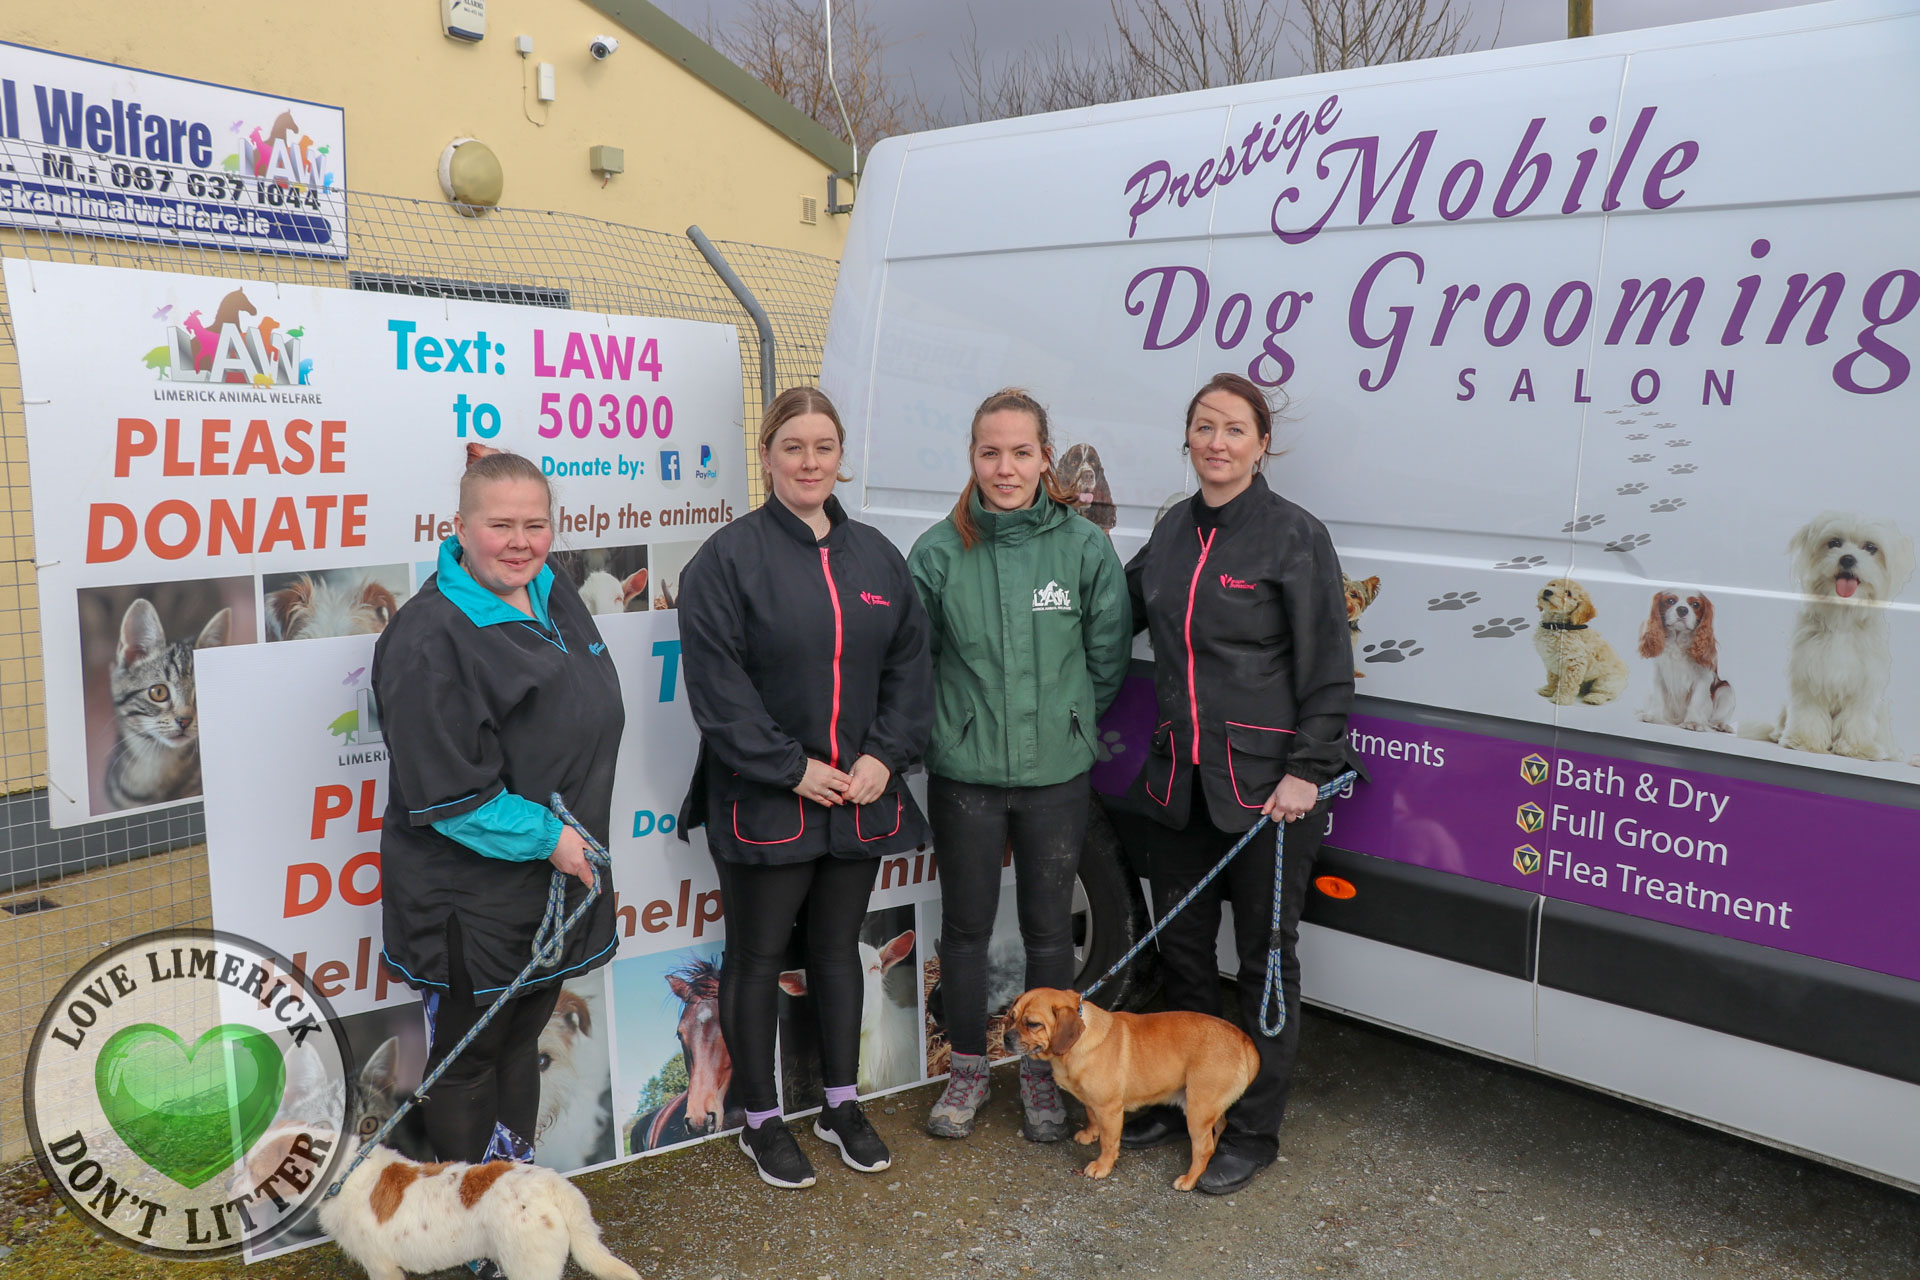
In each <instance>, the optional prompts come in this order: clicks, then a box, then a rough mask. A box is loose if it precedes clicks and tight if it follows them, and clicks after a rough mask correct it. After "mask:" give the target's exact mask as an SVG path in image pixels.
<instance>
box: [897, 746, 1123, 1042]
mask: <svg viewBox="0 0 1920 1280" xmlns="http://www.w3.org/2000/svg"><path fill="white" fill-rule="evenodd" d="M1088 802H1089V788H1088V783H1087V775H1086V774H1084V773H1083V774H1081V775H1080V776H1079V777H1077V778H1071V779H1069V780H1067V781H1066V782H1061V783H1056V784H1054V785H1052V786H1046V787H988V786H978V785H976V784H974V783H970V782H955V781H954V780H953V779H951V778H942V777H940V776H939V775H937V774H935V775H933V776H932V777H930V778H929V779H928V780H927V817H928V820H929V821H931V822H932V824H933V846H934V848H935V849H937V850H939V853H940V990H941V995H942V998H943V999H944V1001H945V1004H946V1016H947V1035H948V1038H949V1039H950V1040H951V1041H952V1043H953V1048H954V1052H956V1053H972V1054H984V1053H986V1052H987V949H988V944H989V942H990V941H991V940H992V938H993V919H994V916H995V915H996V914H997V913H998V911H999V909H1000V869H1001V865H1002V863H1003V861H1004V860H1005V856H1006V850H1007V844H1008V842H1009V841H1011V842H1012V844H1013V876H1014V880H1013V892H1014V900H1015V903H1016V904H1017V906H1018V908H1019V913H1020V938H1021V941H1022V942H1024V943H1025V944H1026V949H1027V972H1026V983H1027V985H1026V987H1025V988H1024V990H1028V991H1031V990H1032V989H1033V988H1035V987H1065V986H1067V985H1069V984H1070V983H1072V981H1073V916H1072V912H1073V877H1074V873H1075V872H1076V871H1078V870H1079V868H1080V846H1081V845H1082V844H1083V843H1084V842H1085V840H1086V834H1087V804H1088Z"/></svg>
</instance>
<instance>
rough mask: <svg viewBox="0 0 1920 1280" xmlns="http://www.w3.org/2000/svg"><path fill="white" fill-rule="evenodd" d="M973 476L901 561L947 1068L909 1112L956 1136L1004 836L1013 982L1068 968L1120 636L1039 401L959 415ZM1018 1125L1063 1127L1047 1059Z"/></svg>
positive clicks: (1100, 541)
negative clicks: (915, 657) (936, 863)
mask: <svg viewBox="0 0 1920 1280" xmlns="http://www.w3.org/2000/svg"><path fill="white" fill-rule="evenodd" d="M968 452H969V453H970V454H971V457H972V461H973V476H972V478H971V479H969V480H968V481H967V488H966V492H964V493H962V494H961V495H960V501H959V502H958V503H957V504H956V505H955V506H954V509H953V514H951V515H950V516H948V517H947V518H946V519H945V520H942V521H941V522H940V523H939V524H937V525H935V526H934V527H933V528H931V529H929V530H927V532H926V533H925V534H924V535H922V536H921V538H920V540H919V541H918V542H917V543H915V544H914V548H913V553H912V554H911V555H910V556H909V557H908V558H907V564H908V567H909V568H910V569H911V570H912V572H913V581H914V585H915V586H916V587H918V588H919V591H920V599H921V601H922V602H923V603H924V604H925V605H926V608H927V612H928V614H929V615H931V618H932V622H933V662H934V724H933V742H932V745H931V746H930V747H929V748H928V751H927V770H928V773H929V775H930V777H929V780H928V785H927V799H928V813H927V816H928V818H929V819H930V820H931V822H932V824H933V839H934V846H935V848H936V849H938V851H939V855H940V884H941V928H940V984H941V990H942V993H943V995H944V998H945V1003H946V1017H947V1034H948V1037H949V1039H950V1040H951V1042H952V1045H953V1066H952V1068H951V1074H949V1075H948V1077H947V1087H946V1091H945V1092H944V1093H943V1094H941V1096H940V1100H939V1101H938V1102H936V1103H935V1104H934V1107H933V1111H932V1113H931V1114H930V1115H929V1117H928V1119H927V1132H929V1133H931V1134H933V1135H935V1136H936V1137H944V1138H963V1137H965V1136H966V1135H967V1134H968V1133H970V1132H972V1129H973V1118H974V1114H975V1112H977V1111H978V1110H979V1109H980V1106H981V1104H982V1103H984V1102H985V1101H986V1100H987V945H988V941H989V939H990V938H991V936H992V934H993V920H994V915H995V913H996V911H997V910H998V908H999V900H1000V869H1001V866H1002V863H1003V861H1004V854H1005V851H1006V849H1007V847H1008V845H1009V843H1011V845H1012V847H1013V866H1014V892H1015V895H1016V898H1017V902H1018V906H1019V915H1020V936H1021V938H1022V940H1023V941H1024V942H1025V943H1026V952H1027V972H1026V983H1027V988H1028V989H1031V988H1033V987H1065V986H1068V985H1069V984H1070V983H1071V982H1072V981H1073V931H1072V922H1071V914H1070V913H1071V909H1072V899H1073V879H1074V872H1075V871H1076V870H1077V868H1078V866H1079V862H1080V844H1081V841H1082V840H1083V838H1084V837H1085V834H1086V825H1087V806H1088V804H1089V803H1090V801H1091V792H1090V790H1089V788H1088V785H1087V774H1088V771H1089V770H1091V769H1092V768H1093V764H1094V759H1095V755H1094V747H1093V743H1094V739H1095V737H1096V735H1097V734H1098V732H1099V730H1098V727H1097V726H1098V725H1099V722H1100V716H1101V713H1103V712H1104V711H1105V710H1106V709H1107V706H1108V704H1110V703H1111V702H1112V701H1113V699H1114V697H1115V695H1117V694H1118V693H1119V692H1120V682H1121V680H1122V679H1123V678H1124V677H1125V675H1126V670H1127V658H1128V653H1129V651H1130V649H1131V647H1132V633H1133V625H1132V620H1131V614H1130V606H1129V604H1128V600H1127V584H1126V573H1125V570H1124V569H1123V568H1122V567H1121V564H1120V557H1119V556H1118V555H1117V554H1115V552H1114V549H1113V544H1112V543H1111V542H1109V541H1108V540H1107V535H1106V534H1105V533H1104V532H1103V531H1102V530H1101V529H1100V528H1099V527H1098V526H1097V525H1095V524H1094V523H1093V522H1092V521H1091V520H1086V519H1082V518H1081V517H1080V515H1079V514H1078V513H1077V505H1076V503H1075V502H1074V500H1073V497H1072V495H1070V494H1068V493H1066V492H1065V491H1064V490H1063V489H1062V488H1061V487H1060V482H1059V479H1058V477H1057V476H1056V475H1055V474H1054V471H1053V444H1052V441H1051V439H1050V437H1049V435H1048V432H1047V411H1046V410H1045V409H1044V408H1042V407H1041V406H1040V404H1039V403H1038V402H1037V401H1035V400H1034V398H1033V397H1032V396H1030V395H1028V394H1027V393H1026V392H1024V391H1020V390H1017V389H1012V388H1009V389H1008V390H1005V391H997V392H995V393H994V394H993V395H991V396H988V397H987V399H986V401H985V402H984V403H982V404H981V406H980V408H979V409H978V410H977V411H975V413H974V415H973V430H972V442H971V446H970V448H969V451H968ZM1020 1101H1021V1105H1022V1108H1023V1110H1024V1112H1025V1122H1024V1124H1023V1126H1022V1130H1021V1131H1022V1132H1023V1133H1025V1134H1026V1136H1027V1137H1028V1138H1031V1139H1032V1140H1033V1141H1035V1142H1055V1141H1058V1140H1059V1139H1060V1138H1062V1137H1064V1136H1065V1135H1066V1131H1067V1129H1066V1121H1067V1113H1066V1108H1065V1107H1064V1106H1063V1105H1062V1104H1061V1101H1060V1091H1059V1090H1058V1089H1057V1088H1056V1087H1055V1086H1054V1083H1053V1073H1052V1068H1051V1067H1050V1066H1048V1064H1046V1063H1044V1062H1040V1061H1038V1060H1036V1059H1032V1058H1023V1059H1021V1062H1020Z"/></svg>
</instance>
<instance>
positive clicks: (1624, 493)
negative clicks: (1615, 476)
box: [1614, 480, 1647, 498]
mask: <svg viewBox="0 0 1920 1280" xmlns="http://www.w3.org/2000/svg"><path fill="white" fill-rule="evenodd" d="M1646 491H1647V486H1646V485H1644V484H1641V483H1640V482H1639V481H1638V480H1636V481H1634V482H1633V483H1632V484H1623V485H1621V486H1620V487H1619V488H1618V489H1615V490H1614V492H1615V493H1617V494H1619V495H1620V496H1621V497H1623V498H1631V497H1632V496H1633V495H1634V494H1636V493H1645V492H1646Z"/></svg>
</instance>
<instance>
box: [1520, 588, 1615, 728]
mask: <svg viewBox="0 0 1920 1280" xmlns="http://www.w3.org/2000/svg"><path fill="white" fill-rule="evenodd" d="M1535 603H1536V604H1538V605H1539V608H1540V629H1539V630H1537V631H1535V632H1534V633H1533V647H1534V650H1535V651H1536V652H1537V653H1539V655H1540V661H1542V662H1543V663H1545V664H1546V667H1547V682H1546V684H1544V685H1542V686H1541V687H1540V688H1539V690H1537V692H1538V693H1539V694H1540V696H1541V697H1543V698H1545V699H1547V701H1549V702H1551V703H1553V704H1555V705H1556V706H1562V707H1570V706H1572V705H1573V704H1574V703H1576V702H1584V703H1586V704H1587V705H1588V706H1590V707H1597V706H1600V705H1602V704H1603V703H1608V702H1612V701H1613V700H1614V699H1615V698H1617V697H1619V696H1620V694H1621V693H1622V692H1623V691H1624V690H1625V689H1626V687H1627V664H1626V661H1625V660H1624V659H1622V658H1621V656H1620V655H1619V654H1618V653H1617V652H1615V651H1614V648H1613V646H1612V645H1610V644H1608V643H1607V641H1606V637H1604V636H1602V635H1601V634H1600V633H1599V632H1598V631H1595V630H1593V629H1592V627H1591V625H1590V624H1591V623H1592V621H1593V617H1594V614H1595V612H1596V610H1595V609H1594V607H1593V597H1592V596H1591V595H1589V594H1588V593H1587V589H1586V588H1585V587H1583V586H1581V585H1580V584H1579V583H1578V582H1575V581H1574V580H1573V579H1572V578H1555V579H1553V580H1552V581H1550V582H1548V583H1547V585H1546V586H1544V587H1542V588H1540V595H1539V597H1538V598H1537V599H1536V601H1535Z"/></svg>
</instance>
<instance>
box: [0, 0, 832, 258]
mask: <svg viewBox="0 0 1920 1280" xmlns="http://www.w3.org/2000/svg"><path fill="white" fill-rule="evenodd" d="M600 33H606V34H610V35H614V36H618V37H619V38H620V48H619V50H618V52H616V53H615V54H614V55H613V56H612V57H611V58H608V59H607V60H606V61H604V62H596V61H594V59H593V57H592V56H591V55H590V54H589V53H588V52H587V46H588V43H589V42H590V41H591V39H592V38H593V36H595V35H597V34H600ZM518 35H529V36H532V37H533V45H534V47H533V54H532V56H531V57H529V58H526V59H524V60H523V59H522V58H521V57H520V55H519V54H518V53H516V52H515V51H514V47H513V42H514V37H515V36H518ZM0 39H5V40H10V41H13V42H15V43H18V44H26V45H33V46H36V47H38V48H42V49H49V50H52V51H54V52H57V53H67V54H74V55H77V56H80V57H86V58H93V59H97V60H99V61H103V62H115V63H120V64H122V65H125V66H128V67H135V68H140V69H143V70H149V71H158V72H164V73H167V74H169V75H177V76H186V77H189V78H192V79H196V80H206V81H211V82H214V83H217V84H225V85H232V86H234V87H236V88H243V89H250V90H253V91H256V92H260V93H269V94H280V95H285V96H287V97H292V98H302V99H306V100H308V101H310V102H318V103H322V104H324V105H327V106H335V107H341V108H343V109H344V110H345V111H346V119H347V138H346V165H345V169H346V185H347V187H349V188H350V189H353V190H358V191H369V192H380V193H383V194H387V195H397V196H410V197H414V198H418V199H428V200H441V199H444V197H443V195H442V194H441V191H440V183H439V177H438V165H439V161H440V153H441V152H442V151H443V150H444V149H445V148H446V145H447V144H448V143H449V142H451V141H452V140H453V139H455V138H458V137H473V138H478V139H479V140H480V141H482V142H484V143H486V144H487V145H488V146H489V147H491V148H493V150H494V151H495V153H497V154H498V155H499V157H500V160H501V164H502V167H503V168H504V170H505V173H506V186H505V191H504V193H503V195H502V197H501V200H500V203H501V204H502V205H507V206H517V207H521V208H530V209H558V210H563V211H566V212H569V213H578V214H583V215H585V216H588V217H593V218H604V219H606V220H608V221H611V222H620V223H626V224H628V225H632V226H642V227H651V228H655V229H658V230H662V231H671V232H675V233H678V232H680V231H682V230H684V229H685V228H686V227H687V225H688V224H689V223H697V224H698V225H699V226H700V229H701V230H703V231H705V232H706V233H707V234H708V235H709V236H711V237H713V238H714V239H716V240H743V241H752V242H756V243H760V244H766V245H773V246H777V247H780V248H787V249H798V250H801V251H804V252H807V253H813V254H819V255H822V256H824V257H831V258H835V259H838V258H839V256H840V253H841V248H842V246H843V244H844V243H845V240H846V228H847V219H846V217H845V216H834V215H830V214H828V213H827V212H826V203H827V201H826V195H827V174H828V172H829V167H828V166H827V165H825V164H823V163H822V162H821V161H820V159H819V158H817V157H816V156H814V155H813V154H811V153H810V152H808V151H807V150H805V149H803V148H802V147H800V146H799V145H797V144H795V143H794V142H792V141H791V140H789V139H788V138H786V137H784V136H783V135H782V134H780V133H779V132H777V131H776V130H775V129H774V128H772V127H771V126H769V125H768V124H766V123H765V122H763V121H762V120H761V119H759V118H758V117H757V116H755V115H753V114H752V113H751V112H749V111H747V110H745V109H744V108H742V107H741V106H740V105H739V104H737V103H735V102H733V101H731V100H730V99H728V98H727V97H726V96H725V95H723V94H722V93H720V92H718V91H717V90H715V89H714V88H713V87H712V86H710V85H708V84H707V83H706V82H704V81H703V80H701V79H699V78H698V77H696V76H695V75H694V74H692V73H691V72H689V71H688V70H687V69H686V68H684V67H682V66H681V65H680V64H679V63H678V62H676V61H674V60H673V59H671V58H669V57H667V56H665V55H663V54H662V53H660V52H659V51H658V50H656V49H655V48H653V46H651V45H649V44H647V43H646V42H645V41H644V40H642V39H640V38H639V37H638V36H637V35H635V34H634V33H633V32H631V31H628V30H625V29H624V28H622V27H620V26H619V24H617V23H616V22H614V20H613V19H611V18H609V17H607V16H606V15H605V14H603V13H601V12H600V11H599V10H597V9H594V8H592V7H591V6H589V5H587V4H585V3H582V2H581V0H490V3H488V5H487V35H486V39H484V40H482V41H481V42H479V43H478V44H468V43H465V42H462V41H457V40H453V39H450V38H448V37H447V36H446V35H445V34H444V32H443V31H442V30H441V27H440V5H439V4H438V3H437V2H436V0H331V3H328V4H324V5H294V4H260V3H257V2H253V0H193V3H188V4H133V3H128V0H58V2H57V3H51V4H10V5H7V6H6V11H5V17H4V18H3V19H0ZM540 62H551V63H552V64H553V66H554V74H555V81H556V85H555V88H556V100H555V101H554V102H552V103H541V102H539V101H537V100H536V98H535V92H534V66H535V64H537V63H540ZM601 144H604V145H607V146H614V147H620V148H622V149H623V150H624V151H625V152H626V165H627V170H626V172H625V173H624V174H621V175H620V176H618V177H615V178H613V179H612V180H611V181H610V182H606V183H605V184H604V185H603V183H602V180H601V178H600V177H598V176H597V175H595V174H594V173H593V172H591V171H590V170H589V169H588V167H587V158H588V150H589V148H591V147H593V146H596V145H601ZM850 161H851V153H849V156H848V161H847V162H850ZM847 162H843V164H842V166H841V167H845V163H847ZM803 197H806V198H811V199H813V200H815V201H817V202H818V221H817V225H814V226H807V225H805V224H803V223H802V222H801V220H800V216H801V200H802V198H803Z"/></svg>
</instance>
